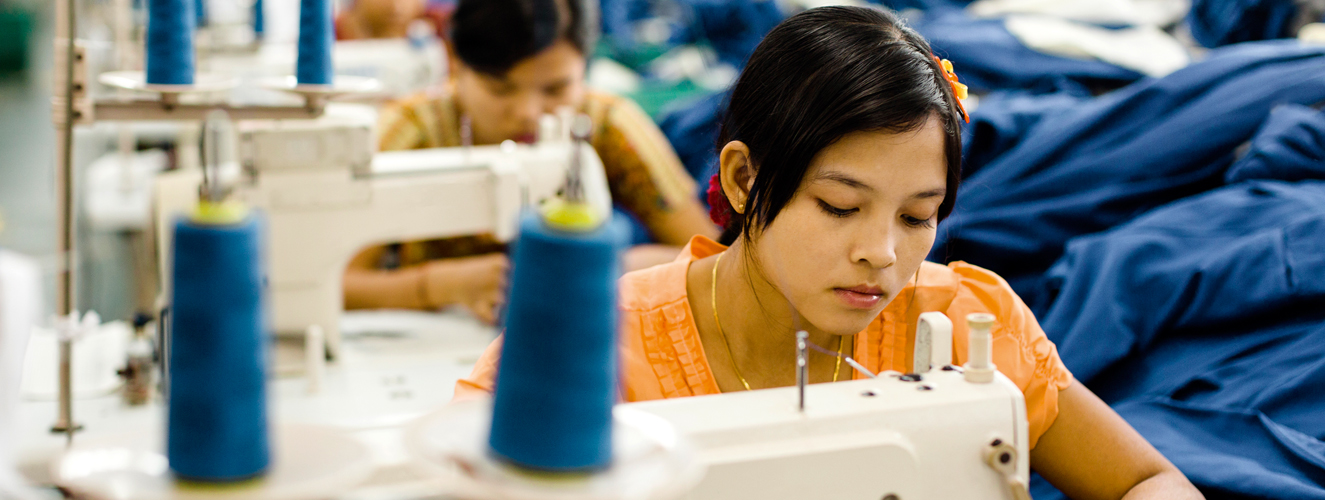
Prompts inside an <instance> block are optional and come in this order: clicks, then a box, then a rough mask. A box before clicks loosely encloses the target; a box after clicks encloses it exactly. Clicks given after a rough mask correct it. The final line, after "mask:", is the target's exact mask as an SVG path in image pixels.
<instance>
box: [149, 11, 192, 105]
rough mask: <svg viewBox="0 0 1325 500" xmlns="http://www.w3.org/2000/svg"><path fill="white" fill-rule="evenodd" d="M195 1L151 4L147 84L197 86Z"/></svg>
mask: <svg viewBox="0 0 1325 500" xmlns="http://www.w3.org/2000/svg"><path fill="white" fill-rule="evenodd" d="M193 7H194V4H193V0H148V1H147V41H146V58H147V61H146V64H147V83H150V84H153V85H192V84H193V24H194V22H196V19H195V18H194V13H193Z"/></svg>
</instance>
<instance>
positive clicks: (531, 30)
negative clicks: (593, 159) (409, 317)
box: [345, 0, 717, 323]
mask: <svg viewBox="0 0 1325 500" xmlns="http://www.w3.org/2000/svg"><path fill="white" fill-rule="evenodd" d="M595 5H596V2H592V1H589V2H585V1H582V0H462V1H461V2H460V3H459V5H458V7H457V9H456V12H455V16H454V18H453V20H452V29H451V39H450V41H449V42H448V46H449V52H450V55H451V57H450V61H451V75H452V78H451V81H450V83H449V85H447V86H446V88H444V89H442V90H440V91H436V92H432V93H427V94H422V95H418V96H415V97H413V98H410V99H407V100H405V101H403V102H400V103H396V104H394V105H392V106H390V107H388V108H387V109H385V110H384V111H383V112H382V116H381V121H380V126H379V131H380V133H381V138H380V147H381V149H382V150H398V149H415V148H437V147H457V146H460V145H462V144H463V143H464V141H465V140H466V138H468V139H469V140H471V141H472V144H475V145H483V144H499V143H501V142H502V141H505V140H515V141H518V142H531V141H533V140H534V134H535V132H536V131H537V126H538V119H539V117H541V116H542V115H543V114H546V113H553V112H555V111H556V110H557V109H558V108H561V107H565V106H569V107H573V108H575V109H578V110H579V111H580V112H583V113H586V114H588V115H589V117H590V118H592V119H593V123H594V126H595V128H594V131H593V134H592V135H591V137H590V140H589V142H590V143H591V144H592V145H593V147H594V149H595V150H596V151H597V152H598V156H599V157H601V158H602V160H603V167H604V169H605V170H606V172H607V181H608V185H609V188H610V190H611V193H612V199H613V201H614V202H615V203H616V204H617V205H618V207H619V208H620V209H621V210H620V211H621V212H624V213H625V214H628V215H630V216H632V217H633V218H634V219H635V220H637V221H638V222H639V226H640V229H641V230H640V231H637V232H639V233H647V234H643V235H637V238H636V239H637V241H641V242H642V241H655V242H657V243H658V244H641V245H638V246H636V247H635V248H633V249H632V250H631V251H630V252H629V253H628V254H627V256H626V259H625V265H626V267H627V269H628V270H631V269H641V268H644V267H648V266H651V265H654V264H659V263H663V262H668V261H671V260H672V259H674V258H675V257H676V255H677V252H678V251H679V249H680V247H681V246H682V245H684V244H685V243H686V242H687V241H688V240H689V239H690V238H691V237H692V236H694V235H697V234H699V235H705V236H716V234H717V228H715V227H714V226H713V224H712V223H711V222H709V220H708V218H707V217H706V216H705V214H704V209H703V207H702V205H700V203H699V201H698V199H697V198H696V196H695V194H696V192H695V184H694V181H693V180H692V179H691V178H690V177H689V176H688V175H687V174H686V173H685V170H684V167H682V165H681V162H680V160H678V159H677V157H676V153H675V152H674V151H673V150H672V148H671V146H670V145H669V144H668V143H667V140H666V139H665V138H664V137H663V135H662V133H661V132H659V131H658V129H657V127H656V126H655V125H654V124H653V121H652V120H650V119H649V117H648V116H647V115H645V114H644V113H643V112H642V111H641V110H640V109H639V107H638V106H637V105H635V103H633V102H631V101H630V100H628V99H625V98H621V97H616V96H612V95H608V94H604V93H600V92H595V91H592V90H588V89H587V88H586V87H585V84H584V74H585V65H586V56H587V54H588V53H589V51H590V50H592V48H593V44H594V41H595V38H596V35H595V34H596V33H597V29H598V20H597V16H596V15H595V12H596V7H595ZM502 250H503V246H502V245H501V244H499V243H497V242H496V241H495V240H494V239H493V238H491V237H489V236H476V237H467V238H451V239H445V240H435V241H426V242H407V243H404V244H398V245H389V246H382V247H375V248H370V249H368V250H366V251H364V252H362V253H360V254H359V255H358V256H357V257H355V258H354V259H353V261H352V262H351V263H350V266H349V268H348V269H347V270H346V273H345V305H346V307H347V308H385V307H393V308H415V309H434V308H437V307H441V306H445V305H449V304H461V305H463V306H465V307H467V308H468V309H470V310H471V311H473V312H474V313H475V314H476V315H477V316H478V317H479V318H480V319H481V320H483V321H486V322H489V323H491V322H493V321H494V320H495V318H496V310H497V308H498V307H499V306H500V304H501V303H502V301H503V300H504V299H503V297H504V293H505V275H506V268H507V266H508V262H507V259H506V256H505V255H504V254H503V253H501V252H502Z"/></svg>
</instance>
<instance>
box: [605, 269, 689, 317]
mask: <svg viewBox="0 0 1325 500" xmlns="http://www.w3.org/2000/svg"><path fill="white" fill-rule="evenodd" d="M688 264H689V262H687V261H679V260H678V261H674V262H668V263H666V264H659V265H656V266H653V267H650V268H647V269H640V270H638V271H632V272H629V273H626V274H625V275H624V276H622V277H621V279H620V280H618V281H617V296H618V303H619V304H620V306H621V310H622V311H624V312H627V313H644V312H648V311H655V310H658V309H662V308H664V307H666V306H668V305H670V304H676V303H678V302H681V301H683V300H685V298H686V271H687V270H688V268H689V265H688Z"/></svg>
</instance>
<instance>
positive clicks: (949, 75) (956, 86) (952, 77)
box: [932, 56, 971, 123]
mask: <svg viewBox="0 0 1325 500" xmlns="http://www.w3.org/2000/svg"><path fill="white" fill-rule="evenodd" d="M932 57H934V62H936V63H939V67H941V68H943V78H944V79H946V80H948V85H951V86H952V95H953V96H955V97H957V109H959V110H961V112H962V118H965V119H966V123H971V115H968V114H966V106H963V105H962V101H961V100H962V99H965V98H966V95H967V94H966V85H963V84H962V83H961V82H959V81H957V74H956V73H953V72H952V61H949V60H947V59H939V56H932Z"/></svg>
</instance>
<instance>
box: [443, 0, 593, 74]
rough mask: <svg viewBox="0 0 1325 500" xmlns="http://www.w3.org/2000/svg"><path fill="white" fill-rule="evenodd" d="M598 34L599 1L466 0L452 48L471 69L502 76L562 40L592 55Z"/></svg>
mask: <svg viewBox="0 0 1325 500" xmlns="http://www.w3.org/2000/svg"><path fill="white" fill-rule="evenodd" d="M598 29H599V27H598V0H460V5H459V6H457V7H456V11H455V15H454V16H453V17H452V18H451V43H452V46H453V47H454V48H455V54H456V56H458V57H459V58H460V60H461V61H463V62H464V63H465V65H467V66H469V67H471V68H474V69H475V70H477V71H479V72H481V73H486V74H489V75H493V76H501V75H505V74H506V72H507V71H509V70H510V69H511V67H513V66H515V65H516V64H517V63H519V62H520V61H521V60H523V59H525V58H527V57H530V56H532V55H534V54H537V53H539V52H541V51H543V49H546V48H548V47H549V46H551V45H552V44H553V43H556V42H557V41H558V40H561V39H565V40H568V41H570V42H571V44H572V45H574V46H575V48H576V49H577V50H579V51H580V53H581V54H584V55H585V56H588V55H589V54H590V52H591V51H592V50H593V46H594V44H595V43H598Z"/></svg>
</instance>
